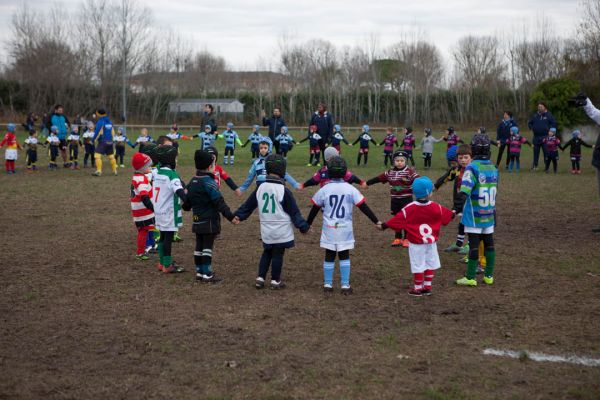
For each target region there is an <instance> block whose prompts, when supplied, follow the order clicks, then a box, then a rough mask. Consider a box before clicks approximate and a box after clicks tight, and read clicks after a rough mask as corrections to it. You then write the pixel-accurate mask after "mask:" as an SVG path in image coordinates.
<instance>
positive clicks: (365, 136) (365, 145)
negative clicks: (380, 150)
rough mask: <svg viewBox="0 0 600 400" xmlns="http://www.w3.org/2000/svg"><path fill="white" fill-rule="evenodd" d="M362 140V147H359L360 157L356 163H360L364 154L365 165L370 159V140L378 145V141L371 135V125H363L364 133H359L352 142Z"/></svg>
mask: <svg viewBox="0 0 600 400" xmlns="http://www.w3.org/2000/svg"><path fill="white" fill-rule="evenodd" d="M358 142H360V148H359V149H358V158H357V159H356V165H360V159H361V158H362V156H363V155H364V157H365V165H367V162H368V161H369V142H373V144H374V145H375V146H378V144H377V142H376V141H375V140H374V139H373V137H372V136H371V135H369V125H363V127H362V133H361V134H360V135H358V137H357V138H356V140H355V141H354V142H352V144H353V145H355V144H356V143H358Z"/></svg>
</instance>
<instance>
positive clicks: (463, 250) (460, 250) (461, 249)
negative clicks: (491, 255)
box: [458, 244, 470, 255]
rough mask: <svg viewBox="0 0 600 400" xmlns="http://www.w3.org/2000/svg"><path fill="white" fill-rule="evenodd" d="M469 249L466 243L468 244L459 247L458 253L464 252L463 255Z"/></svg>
mask: <svg viewBox="0 0 600 400" xmlns="http://www.w3.org/2000/svg"><path fill="white" fill-rule="evenodd" d="M469 250H470V249H469V245H468V244H465V245H464V246H463V247H461V248H460V249H459V250H458V254H464V255H468V254H469Z"/></svg>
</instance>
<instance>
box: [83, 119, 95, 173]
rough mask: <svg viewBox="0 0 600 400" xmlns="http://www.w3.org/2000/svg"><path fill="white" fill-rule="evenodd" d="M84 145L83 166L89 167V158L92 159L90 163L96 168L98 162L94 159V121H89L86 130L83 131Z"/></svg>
mask: <svg viewBox="0 0 600 400" xmlns="http://www.w3.org/2000/svg"><path fill="white" fill-rule="evenodd" d="M82 138H83V146H84V148H85V155H84V156H83V168H87V163H88V158H89V160H90V164H91V166H92V168H96V162H95V160H94V151H95V150H96V149H95V146H94V123H93V122H92V121H90V122H88V123H87V125H86V130H85V132H83V135H82Z"/></svg>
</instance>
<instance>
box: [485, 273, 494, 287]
mask: <svg viewBox="0 0 600 400" xmlns="http://www.w3.org/2000/svg"><path fill="white" fill-rule="evenodd" d="M483 281H484V282H485V283H486V284H488V285H493V284H494V277H493V276H485V275H484V276H483Z"/></svg>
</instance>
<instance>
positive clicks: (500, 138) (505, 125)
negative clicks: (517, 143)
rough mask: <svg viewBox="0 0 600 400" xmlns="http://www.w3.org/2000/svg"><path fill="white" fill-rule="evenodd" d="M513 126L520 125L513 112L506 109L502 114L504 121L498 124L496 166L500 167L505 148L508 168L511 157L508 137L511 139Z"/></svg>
mask: <svg viewBox="0 0 600 400" xmlns="http://www.w3.org/2000/svg"><path fill="white" fill-rule="evenodd" d="M513 126H518V125H517V123H516V122H515V120H514V119H513V115H512V112H510V111H504V115H503V116H502V121H500V123H499V124H498V129H496V141H497V142H498V158H496V168H499V167H500V163H501V162H502V154H503V153H504V149H507V150H506V168H507V169H508V162H509V159H510V157H509V156H508V154H509V153H508V139H510V128H512V127H513Z"/></svg>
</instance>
